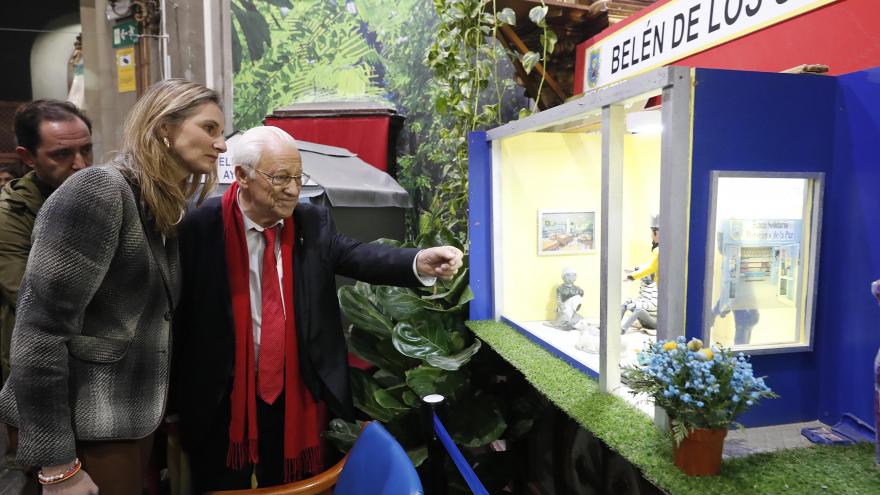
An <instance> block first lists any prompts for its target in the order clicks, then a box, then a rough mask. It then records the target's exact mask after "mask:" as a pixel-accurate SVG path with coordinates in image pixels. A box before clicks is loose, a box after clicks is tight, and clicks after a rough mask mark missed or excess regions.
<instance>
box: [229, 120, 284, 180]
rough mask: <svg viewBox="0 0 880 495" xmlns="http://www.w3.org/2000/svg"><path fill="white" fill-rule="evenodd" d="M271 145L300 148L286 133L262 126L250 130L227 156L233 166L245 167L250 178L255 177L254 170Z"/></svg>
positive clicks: (240, 138) (268, 126)
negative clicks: (267, 147) (265, 150)
mask: <svg viewBox="0 0 880 495" xmlns="http://www.w3.org/2000/svg"><path fill="white" fill-rule="evenodd" d="M270 143H277V144H287V145H290V146H293V147H294V148H297V149H298V148H299V147H298V146H297V144H296V139H294V138H293V136H291V135H290V134H288V133H287V132H286V131H284V130H282V129H280V128H278V127H274V126H270V125H261V126H258V127H252V128H250V129H248V130H247V131H246V132H245V133H244V134H242V135H241V137H239V138H238V140H237V141H236V142H235V146H233V147H232V149H230V150H228V151H227V155H228V156H229V157H230V160H229V161H230V163H232V165H233V166H237V165H240V166H243V167H245V168H246V169H248V170H247V174H248V176H250V177H253V175H254V170H255V169H256V168H257V165H259V164H260V160H261V159H262V158H263V150H264V149H265V148H266V146H267V145H268V144H270Z"/></svg>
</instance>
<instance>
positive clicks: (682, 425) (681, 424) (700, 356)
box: [622, 337, 777, 476]
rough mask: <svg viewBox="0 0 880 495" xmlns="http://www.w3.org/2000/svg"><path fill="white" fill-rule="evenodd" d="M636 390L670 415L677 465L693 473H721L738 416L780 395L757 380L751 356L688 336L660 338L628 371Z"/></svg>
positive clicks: (625, 371) (627, 377)
mask: <svg viewBox="0 0 880 495" xmlns="http://www.w3.org/2000/svg"><path fill="white" fill-rule="evenodd" d="M622 374H623V379H624V381H625V382H626V383H627V385H628V386H629V388H630V389H631V390H632V393H633V394H640V393H645V394H647V395H649V396H650V397H651V398H653V399H654V404H655V405H657V406H660V407H662V408H663V409H664V410H665V411H666V414H667V415H668V416H669V419H670V423H671V426H672V436H673V452H674V455H675V465H676V466H678V467H679V469H681V470H682V471H684V472H685V473H686V474H688V475H691V476H707V475H714V474H717V473H718V471H719V469H720V467H721V451H722V448H723V445H724V437H725V436H727V429H728V428H729V427H730V426H731V425H737V426H739V425H738V423H735V422H734V420H735V419H736V418H737V417H738V416H739V415H740V414H742V413H743V412H745V411H746V410H747V409H748V408H749V407H751V406H753V405H755V404H756V403H757V402H758V401H759V400H761V399H764V398H775V397H777V395H776V394H775V393H773V391H771V390H770V388H769V387H768V386H767V385H766V384H765V383H764V379H763V378H756V377H755V375H754V373H753V372H752V365H751V363H749V358H748V356H746V355H744V354H743V353H741V352H740V353H734V352H733V351H731V350H730V349H729V348H726V347H723V346H712V347H711V348H707V347H703V342H702V341H700V340H699V339H692V340H691V341H690V342H687V343H685V338H684V337H678V339H676V340H670V341H665V340H661V341H659V342H654V343H650V344H648V345H647V346H646V347H645V349H644V350H642V351H641V352H639V358H638V364H636V365H632V366H627V367H625V368H624V369H623V372H622Z"/></svg>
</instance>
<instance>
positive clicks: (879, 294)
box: [871, 280, 880, 466]
mask: <svg viewBox="0 0 880 495" xmlns="http://www.w3.org/2000/svg"><path fill="white" fill-rule="evenodd" d="M871 294H873V295H874V298H875V299H877V302H878V303H880V280H875V281H874V283H872V284H871ZM874 416H875V418H876V420H877V422H876V423H875V427H874V431H875V432H876V433H875V435H876V436H875V437H874V443H875V444H876V445H877V465H878V466H880V349H878V350H877V355H876V356H875V357H874Z"/></svg>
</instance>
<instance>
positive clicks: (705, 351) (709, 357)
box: [700, 349, 715, 361]
mask: <svg viewBox="0 0 880 495" xmlns="http://www.w3.org/2000/svg"><path fill="white" fill-rule="evenodd" d="M700 353H701V354H703V355H704V356H706V361H711V360H712V358H713V357H715V354H713V353H712V351H710V350H709V349H700Z"/></svg>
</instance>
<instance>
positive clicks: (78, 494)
mask: <svg viewBox="0 0 880 495" xmlns="http://www.w3.org/2000/svg"><path fill="white" fill-rule="evenodd" d="M43 495H98V485H96V484H95V482H94V481H92V478H91V477H90V476H89V473H87V472H85V471H83V470H82V469H80V471H79V472H78V473H76V474H75V475H73V476H72V477H71V478H70V479H67V480H64V481H62V482H61V483H54V484H51V485H43Z"/></svg>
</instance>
